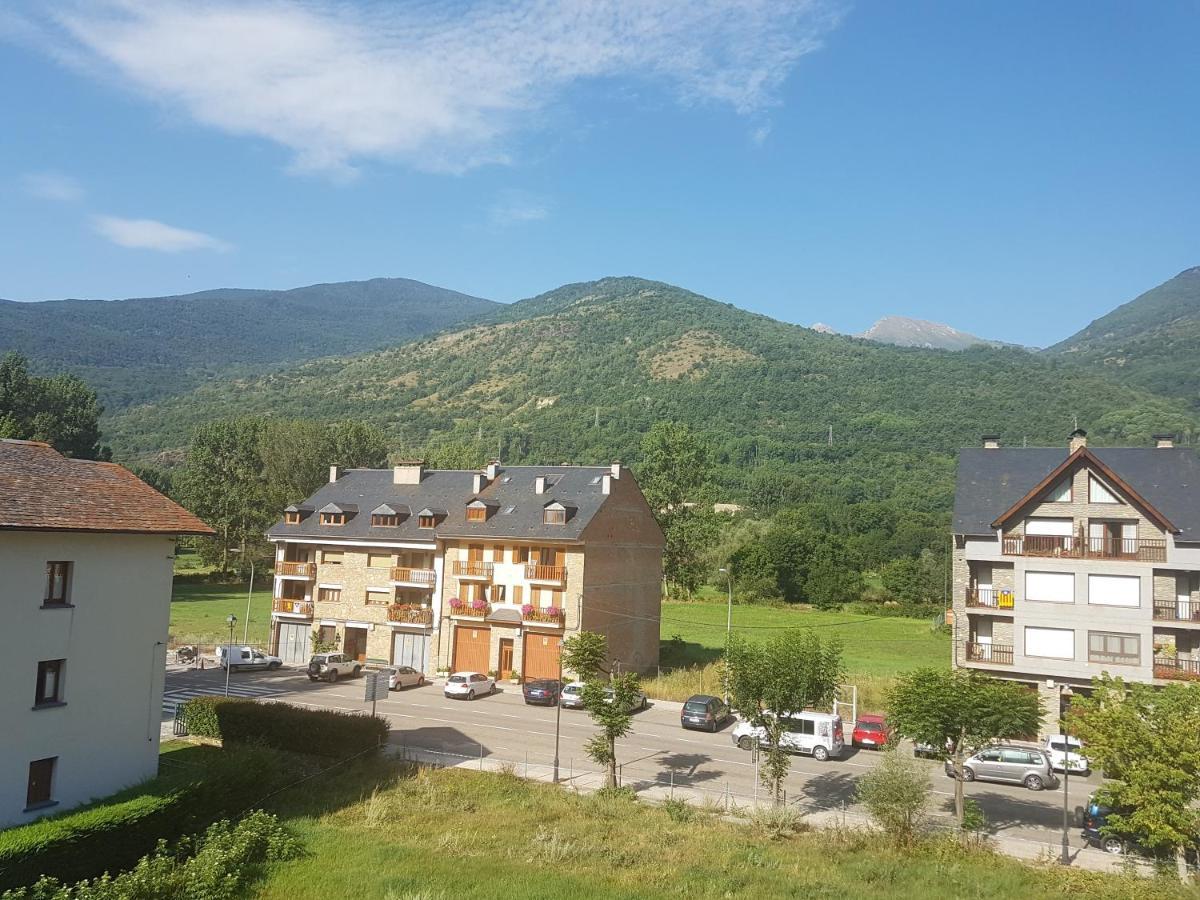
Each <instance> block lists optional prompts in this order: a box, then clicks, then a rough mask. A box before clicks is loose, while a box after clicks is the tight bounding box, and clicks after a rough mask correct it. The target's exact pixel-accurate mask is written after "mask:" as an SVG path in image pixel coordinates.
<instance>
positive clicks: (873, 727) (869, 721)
mask: <svg viewBox="0 0 1200 900" xmlns="http://www.w3.org/2000/svg"><path fill="white" fill-rule="evenodd" d="M891 739H892V729H890V728H888V724H887V721H886V720H885V719H884V718H883V716H880V715H876V714H875V713H863V714H862V715H861V716H859V717H858V719H857V720H856V721H855V723H854V731H852V732H851V733H850V744H851V746H853V747H870V748H872V749H874V750H878V749H880V748H882V747H884V746H886V745H887V744H888V742H889V741H891Z"/></svg>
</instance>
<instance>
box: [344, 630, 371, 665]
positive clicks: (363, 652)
mask: <svg viewBox="0 0 1200 900" xmlns="http://www.w3.org/2000/svg"><path fill="white" fill-rule="evenodd" d="M342 652H343V653H345V654H346V656H348V657H349V658H350V659H357V660H358V661H359V662H366V659H367V631H366V629H365V628H350V627H347V628H346V646H345V647H344V648H343V650H342Z"/></svg>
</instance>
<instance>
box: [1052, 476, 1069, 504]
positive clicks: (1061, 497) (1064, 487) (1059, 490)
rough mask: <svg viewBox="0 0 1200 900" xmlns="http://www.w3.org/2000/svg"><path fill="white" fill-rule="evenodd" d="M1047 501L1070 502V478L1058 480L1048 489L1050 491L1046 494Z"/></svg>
mask: <svg viewBox="0 0 1200 900" xmlns="http://www.w3.org/2000/svg"><path fill="white" fill-rule="evenodd" d="M1046 502H1048V503H1070V502H1071V479H1070V478H1067V479H1064V480H1063V481H1060V482H1059V483H1058V484H1056V485H1055V486H1054V487H1052V488H1051V489H1050V493H1049V494H1047V495H1046Z"/></svg>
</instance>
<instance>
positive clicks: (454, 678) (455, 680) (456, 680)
mask: <svg viewBox="0 0 1200 900" xmlns="http://www.w3.org/2000/svg"><path fill="white" fill-rule="evenodd" d="M450 683H451V684H466V683H467V676H466V675H451V676H450Z"/></svg>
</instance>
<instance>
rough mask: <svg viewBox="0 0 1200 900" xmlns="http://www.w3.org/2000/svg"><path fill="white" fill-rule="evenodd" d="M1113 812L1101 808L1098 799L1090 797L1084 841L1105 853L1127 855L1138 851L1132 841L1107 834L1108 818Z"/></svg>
mask: <svg viewBox="0 0 1200 900" xmlns="http://www.w3.org/2000/svg"><path fill="white" fill-rule="evenodd" d="M1111 812H1112V810H1111V809H1109V808H1108V807H1107V806H1101V805H1100V804H1099V803H1098V802H1096V798H1095V797H1094V796H1093V797H1089V798H1088V805H1087V809H1086V810H1085V811H1084V813H1083V839H1084V840H1085V841H1087V842H1088V843H1089V844H1092V845H1093V846H1096V847H1099V848H1100V849H1101V850H1103V851H1104V852H1105V853H1126V852H1128V851H1129V850H1132V849H1136V848H1135V845H1134V844H1133V842H1132V841H1127V840H1125V839H1123V838H1121V837H1119V836H1118V835H1115V834H1105V833H1104V831H1105V826H1106V825H1107V824H1108V816H1109V813H1111Z"/></svg>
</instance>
